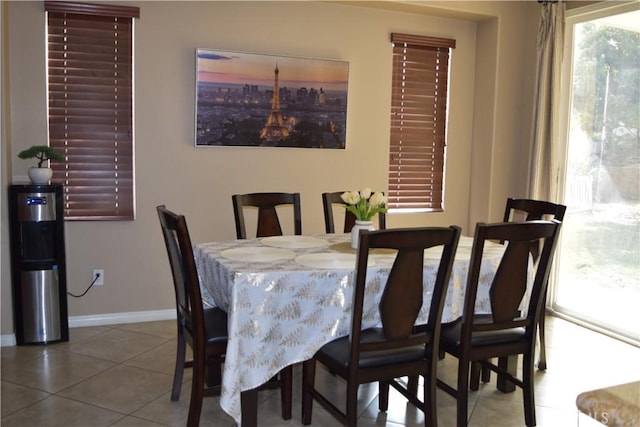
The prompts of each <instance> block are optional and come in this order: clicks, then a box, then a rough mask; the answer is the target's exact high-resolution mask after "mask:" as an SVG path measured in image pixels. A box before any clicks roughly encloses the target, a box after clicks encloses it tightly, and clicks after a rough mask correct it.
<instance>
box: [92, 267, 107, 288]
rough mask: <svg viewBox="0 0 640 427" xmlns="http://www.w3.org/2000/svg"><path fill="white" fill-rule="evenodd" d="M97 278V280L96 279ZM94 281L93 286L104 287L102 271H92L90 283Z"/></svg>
mask: <svg viewBox="0 0 640 427" xmlns="http://www.w3.org/2000/svg"><path fill="white" fill-rule="evenodd" d="M96 276H97V279H96ZM94 280H95V283H93V284H94V285H95V286H102V285H104V270H96V269H94V270H93V275H92V276H91V281H92V282H93V281H94Z"/></svg>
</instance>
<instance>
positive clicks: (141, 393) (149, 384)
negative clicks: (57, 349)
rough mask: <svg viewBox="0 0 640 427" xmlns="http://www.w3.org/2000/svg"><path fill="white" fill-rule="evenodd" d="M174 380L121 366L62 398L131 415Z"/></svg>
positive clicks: (66, 391)
mask: <svg viewBox="0 0 640 427" xmlns="http://www.w3.org/2000/svg"><path fill="white" fill-rule="evenodd" d="M171 381H172V377H171V376H169V375H166V374H161V373H158V372H153V371H149V370H145V369H140V368H134V367H129V366H124V365H118V366H115V367H113V368H111V369H108V370H107V371H104V372H102V373H100V374H98V375H96V376H94V377H91V378H89V379H87V380H85V381H82V382H80V383H78V384H76V385H74V386H73V387H70V388H68V389H66V390H63V391H62V392H60V393H59V395H60V396H64V397H67V398H70V399H74V400H78V401H81V402H85V403H89V404H92V405H96V406H99V407H102V408H106V409H110V410H113V411H118V412H121V413H124V414H130V413H131V412H133V411H135V410H137V409H139V408H141V407H143V406H144V405H146V404H148V403H149V402H152V401H153V400H155V399H157V398H158V397H159V396H161V395H162V394H164V393H166V392H168V391H169V390H170V389H171Z"/></svg>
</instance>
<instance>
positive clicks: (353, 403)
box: [347, 381, 359, 426]
mask: <svg viewBox="0 0 640 427" xmlns="http://www.w3.org/2000/svg"><path fill="white" fill-rule="evenodd" d="M358 386H359V384H356V383H355V381H347V425H348V426H357V425H358Z"/></svg>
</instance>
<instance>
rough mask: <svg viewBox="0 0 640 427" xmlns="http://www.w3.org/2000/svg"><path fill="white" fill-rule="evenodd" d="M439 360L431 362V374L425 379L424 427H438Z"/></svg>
mask: <svg viewBox="0 0 640 427" xmlns="http://www.w3.org/2000/svg"><path fill="white" fill-rule="evenodd" d="M437 366H438V365H437V360H436V361H432V362H431V367H430V373H429V374H428V375H425V376H424V377H423V381H424V425H425V427H437V426H438V406H437V405H436V383H437V382H438V379H437V372H438V371H437V369H438V368H437Z"/></svg>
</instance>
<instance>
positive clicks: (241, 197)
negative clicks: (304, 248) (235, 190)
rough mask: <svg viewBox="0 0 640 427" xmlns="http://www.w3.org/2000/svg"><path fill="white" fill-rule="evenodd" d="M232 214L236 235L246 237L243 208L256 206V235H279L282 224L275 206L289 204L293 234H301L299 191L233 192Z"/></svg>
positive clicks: (240, 237) (241, 237) (239, 237)
mask: <svg viewBox="0 0 640 427" xmlns="http://www.w3.org/2000/svg"><path fill="white" fill-rule="evenodd" d="M231 199H232V202H233V214H234V218H235V222H236V236H237V238H238V239H246V238H247V231H246V227H245V220H244V212H243V210H244V208H245V207H255V208H258V223H257V228H256V237H270V236H281V235H282V226H281V224H280V220H279V218H278V212H277V210H276V208H277V207H278V206H281V205H291V206H292V208H293V222H294V224H293V229H294V234H296V235H300V234H302V214H301V212H302V210H301V207H300V193H249V194H234V195H233V196H231Z"/></svg>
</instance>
